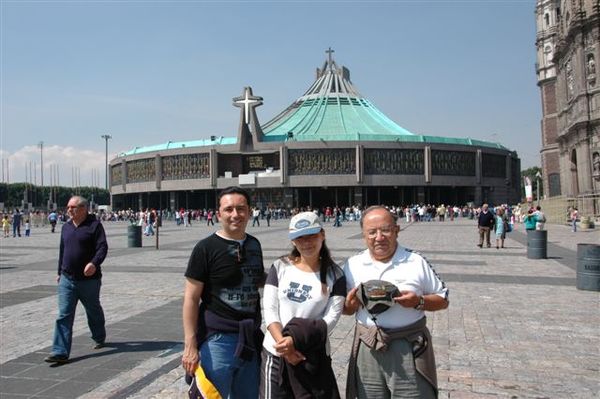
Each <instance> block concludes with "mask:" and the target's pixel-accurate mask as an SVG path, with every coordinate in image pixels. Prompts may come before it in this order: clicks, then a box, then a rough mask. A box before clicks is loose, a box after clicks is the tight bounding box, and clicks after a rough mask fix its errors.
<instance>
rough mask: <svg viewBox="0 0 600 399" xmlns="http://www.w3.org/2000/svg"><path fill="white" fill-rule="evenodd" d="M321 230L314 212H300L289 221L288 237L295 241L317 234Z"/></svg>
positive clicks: (321, 226)
mask: <svg viewBox="0 0 600 399" xmlns="http://www.w3.org/2000/svg"><path fill="white" fill-rule="evenodd" d="M322 229H323V225H322V224H321V221H320V220H319V217H318V216H317V215H316V214H315V213H314V212H302V213H299V214H297V215H296V216H294V217H293V218H292V220H290V227H289V234H288V237H289V238H290V240H295V239H296V238H298V237H302V236H308V235H311V234H317V233H318V232H319V231H321V230H322Z"/></svg>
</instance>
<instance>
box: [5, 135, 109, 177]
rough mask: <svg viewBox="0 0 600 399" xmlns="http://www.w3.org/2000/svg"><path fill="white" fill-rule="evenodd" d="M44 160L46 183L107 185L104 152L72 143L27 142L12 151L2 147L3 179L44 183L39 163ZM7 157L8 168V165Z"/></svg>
mask: <svg viewBox="0 0 600 399" xmlns="http://www.w3.org/2000/svg"><path fill="white" fill-rule="evenodd" d="M42 153H43V163H44V173H43V175H44V185H45V186H49V185H51V184H52V185H61V186H67V187H71V186H78V185H79V186H92V185H95V186H99V187H104V179H105V176H104V173H105V154H104V152H100V151H92V150H86V149H82V148H76V147H72V146H67V147H62V146H59V145H44V146H43V151H40V147H39V146H35V145H28V146H25V147H22V148H21V149H19V150H17V151H15V152H13V153H9V152H8V151H5V150H0V156H1V157H2V181H3V182H6V181H7V178H8V181H9V182H10V183H16V182H32V183H34V184H38V185H39V184H41V181H42V179H41V173H40V166H41V161H42ZM7 160H8V168H7V166H6V165H7Z"/></svg>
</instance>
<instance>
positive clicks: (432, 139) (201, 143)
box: [118, 133, 512, 157]
mask: <svg viewBox="0 0 600 399" xmlns="http://www.w3.org/2000/svg"><path fill="white" fill-rule="evenodd" d="M343 138H344V140H340V136H339V135H331V136H324V135H318V136H312V137H311V136H309V135H299V136H294V138H292V139H290V138H288V137H287V135H272V136H266V137H265V140H264V142H270V143H274V142H292V141H300V142H304V141H306V142H309V141H338V142H339V141H356V142H363V141H364V142H367V141H388V142H394V141H395V142H399V143H432V144H450V145H466V146H479V147H487V148H495V149H498V150H504V151H511V150H510V149H508V148H506V147H504V146H503V145H501V144H499V143H492V142H490V141H483V140H475V139H471V138H453V137H441V136H423V135H414V136H398V137H396V138H395V140H390V136H389V135H387V134H361V133H356V135H355V136H354V137H348V136H346V137H343ZM236 143H237V139H236V138H235V137H222V136H221V137H217V138H215V140H211V139H206V140H193V141H179V142H172V141H168V142H166V143H164V144H157V145H152V146H146V147H135V148H133V149H131V150H129V151H127V152H121V153H119V154H118V156H120V157H124V156H127V155H136V154H144V153H147V152H153V151H165V150H174V149H181V148H198V147H209V146H213V145H230V144H236ZM511 152H512V151H511Z"/></svg>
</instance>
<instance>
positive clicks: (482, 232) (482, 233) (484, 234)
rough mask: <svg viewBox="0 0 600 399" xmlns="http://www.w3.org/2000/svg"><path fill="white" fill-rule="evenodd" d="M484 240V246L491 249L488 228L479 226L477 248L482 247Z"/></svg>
mask: <svg viewBox="0 0 600 399" xmlns="http://www.w3.org/2000/svg"><path fill="white" fill-rule="evenodd" d="M484 239H485V244H486V245H487V246H488V247H491V246H492V244H491V243H490V228H489V227H481V226H479V246H480V247H482V246H483V240H484Z"/></svg>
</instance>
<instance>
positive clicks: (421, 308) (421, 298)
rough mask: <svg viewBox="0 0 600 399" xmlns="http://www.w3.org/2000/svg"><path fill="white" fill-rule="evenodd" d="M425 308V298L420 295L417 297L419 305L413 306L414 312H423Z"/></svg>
mask: <svg viewBox="0 0 600 399" xmlns="http://www.w3.org/2000/svg"><path fill="white" fill-rule="evenodd" d="M423 308H425V298H424V297H423V296H422V295H421V296H420V297H419V303H418V304H417V306H415V309H416V310H423Z"/></svg>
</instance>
